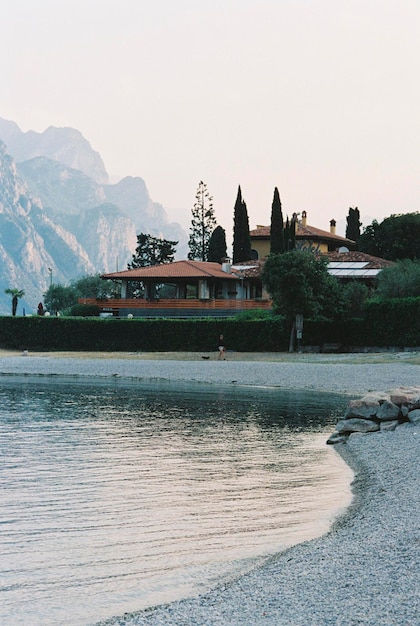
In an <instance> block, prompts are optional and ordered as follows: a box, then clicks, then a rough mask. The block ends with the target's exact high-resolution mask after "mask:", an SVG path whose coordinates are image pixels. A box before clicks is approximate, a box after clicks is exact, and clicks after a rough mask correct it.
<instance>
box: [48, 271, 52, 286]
mask: <svg viewBox="0 0 420 626" xmlns="http://www.w3.org/2000/svg"><path fill="white" fill-rule="evenodd" d="M48 274H49V275H50V287H52V268H51V267H49V268H48Z"/></svg>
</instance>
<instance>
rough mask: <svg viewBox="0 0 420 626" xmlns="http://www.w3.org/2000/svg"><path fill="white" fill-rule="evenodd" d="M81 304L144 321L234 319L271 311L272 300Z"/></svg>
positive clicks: (91, 301)
mask: <svg viewBox="0 0 420 626" xmlns="http://www.w3.org/2000/svg"><path fill="white" fill-rule="evenodd" d="M78 302H79V304H87V305H94V306H97V307H99V309H100V310H101V311H102V312H104V313H112V314H113V315H127V314H128V313H130V312H131V313H133V315H136V314H137V315H138V316H141V317H153V316H159V317H162V316H163V317H164V316H165V315H167V316H168V317H172V316H176V317H182V316H183V314H185V316H194V315H197V316H200V315H201V316H206V315H209V316H211V315H217V314H220V316H223V315H224V314H226V315H234V314H235V313H239V312H241V311H249V310H250V309H265V310H269V309H271V304H272V303H271V300H241V299H226V300H222V299H218V300H214V299H209V300H200V299H198V298H186V299H178V298H162V299H157V300H145V299H144V298H110V299H107V300H97V299H96V298H79V300H78Z"/></svg>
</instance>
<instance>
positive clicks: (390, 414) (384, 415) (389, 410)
mask: <svg viewBox="0 0 420 626" xmlns="http://www.w3.org/2000/svg"><path fill="white" fill-rule="evenodd" d="M400 414H401V410H400V407H399V406H397V405H396V404H394V403H393V402H390V401H388V400H386V401H385V402H382V404H381V405H380V406H379V408H378V411H377V413H376V417H377V418H378V420H381V421H384V422H385V421H388V420H396V419H398V417H399V416H400Z"/></svg>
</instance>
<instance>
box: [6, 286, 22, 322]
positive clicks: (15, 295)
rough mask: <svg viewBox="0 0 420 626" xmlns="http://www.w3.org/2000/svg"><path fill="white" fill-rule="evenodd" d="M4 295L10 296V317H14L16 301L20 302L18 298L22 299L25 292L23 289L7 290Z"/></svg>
mask: <svg viewBox="0 0 420 626" xmlns="http://www.w3.org/2000/svg"><path fill="white" fill-rule="evenodd" d="M4 293H7V294H8V295H10V296H12V315H13V317H14V316H15V315H16V311H17V305H18V301H19V300H20V298H23V296H24V295H25V292H24V290H23V289H10V288H7V289H5V290H4Z"/></svg>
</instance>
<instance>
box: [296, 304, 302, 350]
mask: <svg viewBox="0 0 420 626" xmlns="http://www.w3.org/2000/svg"><path fill="white" fill-rule="evenodd" d="M295 325H296V338H297V347H298V352H300V340H301V339H302V337H303V315H302V314H301V313H297V314H296V321H295Z"/></svg>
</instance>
